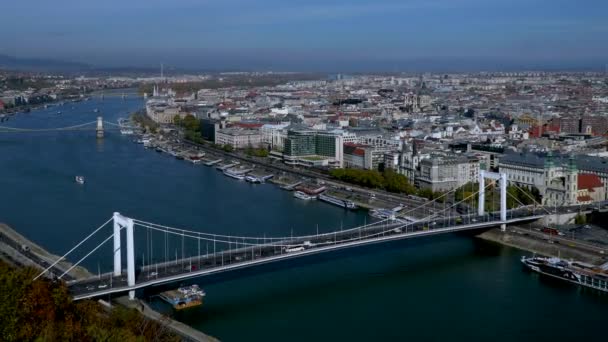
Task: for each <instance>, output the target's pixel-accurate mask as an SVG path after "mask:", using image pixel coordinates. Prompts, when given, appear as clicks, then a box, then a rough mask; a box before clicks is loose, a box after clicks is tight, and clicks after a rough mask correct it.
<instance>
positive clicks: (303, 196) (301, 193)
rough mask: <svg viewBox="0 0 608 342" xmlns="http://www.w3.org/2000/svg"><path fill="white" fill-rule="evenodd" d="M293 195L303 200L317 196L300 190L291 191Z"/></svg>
mask: <svg viewBox="0 0 608 342" xmlns="http://www.w3.org/2000/svg"><path fill="white" fill-rule="evenodd" d="M293 197H295V198H299V199H301V200H305V201H309V200H313V199H316V198H317V197H316V196H310V195H308V194H306V193H304V192H302V191H295V192H294V193H293Z"/></svg>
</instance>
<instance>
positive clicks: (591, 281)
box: [521, 256, 608, 292]
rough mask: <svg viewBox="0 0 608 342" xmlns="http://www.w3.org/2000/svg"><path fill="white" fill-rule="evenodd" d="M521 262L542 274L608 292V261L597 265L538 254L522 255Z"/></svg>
mask: <svg viewBox="0 0 608 342" xmlns="http://www.w3.org/2000/svg"><path fill="white" fill-rule="evenodd" d="M521 262H522V264H523V265H524V266H525V267H526V268H527V269H530V270H532V271H534V272H537V273H540V274H542V275H546V276H549V277H552V278H556V279H561V280H565V281H567V282H570V283H573V284H578V285H581V286H584V287H589V288H592V289H596V290H600V291H602V292H608V263H605V264H603V265H602V266H595V265H590V264H587V263H584V262H580V261H567V260H563V259H560V258H544V257H537V256H533V257H525V256H522V258H521Z"/></svg>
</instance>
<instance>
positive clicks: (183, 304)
mask: <svg viewBox="0 0 608 342" xmlns="http://www.w3.org/2000/svg"><path fill="white" fill-rule="evenodd" d="M159 296H160V298H161V299H162V300H164V301H166V302H167V303H169V304H171V305H172V306H173V308H174V309H176V310H182V309H187V308H191V307H195V306H199V305H202V304H203V297H205V296H206V293H205V291H203V290H202V289H201V288H200V287H199V286H198V285H196V284H194V285H190V286H184V287H180V288H178V289H177V290H170V291H165V292H162V293H160V295H159Z"/></svg>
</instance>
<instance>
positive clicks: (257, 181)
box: [245, 176, 262, 184]
mask: <svg viewBox="0 0 608 342" xmlns="http://www.w3.org/2000/svg"><path fill="white" fill-rule="evenodd" d="M245 180H246V181H248V182H249V183H254V184H260V183H262V180H261V179H259V178H258V177H255V176H247V177H245Z"/></svg>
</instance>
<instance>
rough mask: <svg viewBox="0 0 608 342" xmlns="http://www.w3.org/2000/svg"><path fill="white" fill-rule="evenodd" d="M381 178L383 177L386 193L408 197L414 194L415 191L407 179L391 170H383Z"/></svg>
mask: <svg viewBox="0 0 608 342" xmlns="http://www.w3.org/2000/svg"><path fill="white" fill-rule="evenodd" d="M382 176H383V177H384V188H385V189H386V191H390V192H398V193H404V194H408V195H409V194H413V193H415V192H416V189H415V188H414V186H413V185H412V184H410V182H409V180H408V179H407V177H405V176H404V175H400V174H398V173H396V172H395V171H394V170H392V169H386V170H384V172H383V173H382Z"/></svg>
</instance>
